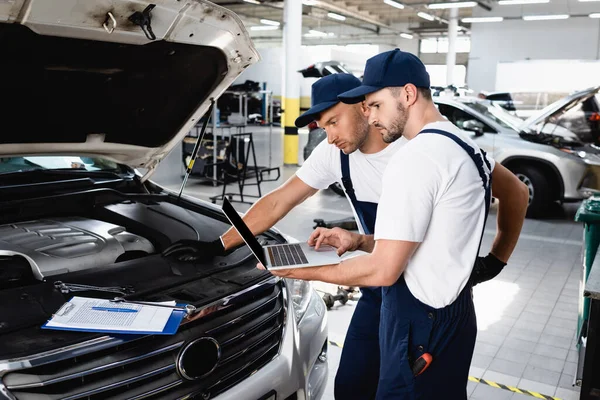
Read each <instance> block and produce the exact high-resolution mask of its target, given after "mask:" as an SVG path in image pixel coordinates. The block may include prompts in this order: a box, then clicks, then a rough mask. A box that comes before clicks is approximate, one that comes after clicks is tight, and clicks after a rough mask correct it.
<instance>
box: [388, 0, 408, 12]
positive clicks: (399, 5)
mask: <svg viewBox="0 0 600 400" xmlns="http://www.w3.org/2000/svg"><path fill="white" fill-rule="evenodd" d="M383 2H384V3H385V4H387V5H388V6H392V7H396V8H399V9H400V10H402V9H403V8H404V4H400V3H398V2H397V1H394V0H383Z"/></svg>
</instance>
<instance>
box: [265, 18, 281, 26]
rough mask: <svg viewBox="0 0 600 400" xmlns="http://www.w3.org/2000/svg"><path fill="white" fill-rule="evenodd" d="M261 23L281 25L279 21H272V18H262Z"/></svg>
mask: <svg viewBox="0 0 600 400" xmlns="http://www.w3.org/2000/svg"><path fill="white" fill-rule="evenodd" d="M260 23H261V24H265V25H272V26H279V25H281V24H280V23H279V22H277V21H271V20H270V19H261V20H260Z"/></svg>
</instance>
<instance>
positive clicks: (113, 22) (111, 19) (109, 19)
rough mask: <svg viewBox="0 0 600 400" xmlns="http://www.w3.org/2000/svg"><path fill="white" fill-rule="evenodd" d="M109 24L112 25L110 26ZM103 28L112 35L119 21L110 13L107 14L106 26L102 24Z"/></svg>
mask: <svg viewBox="0 0 600 400" xmlns="http://www.w3.org/2000/svg"><path fill="white" fill-rule="evenodd" d="M109 23H110V24H111V25H109ZM102 26H103V27H104V30H105V31H106V32H107V33H108V34H109V35H110V34H111V33H113V32H114V31H115V29H116V28H117V20H116V19H115V16H114V15H112V13H111V12H110V11H109V12H108V14H106V21H104V24H102Z"/></svg>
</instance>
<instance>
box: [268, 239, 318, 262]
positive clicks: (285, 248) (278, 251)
mask: <svg viewBox="0 0 600 400" xmlns="http://www.w3.org/2000/svg"><path fill="white" fill-rule="evenodd" d="M267 249H268V250H269V257H270V258H271V264H272V265H273V267H285V266H287V265H300V264H308V260H307V259H306V256H305V255H304V252H303V251H302V248H301V247H300V245H299V244H286V245H281V246H275V247H268V248H267Z"/></svg>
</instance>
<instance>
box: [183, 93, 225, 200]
mask: <svg viewBox="0 0 600 400" xmlns="http://www.w3.org/2000/svg"><path fill="white" fill-rule="evenodd" d="M214 106H215V99H211V100H210V107H208V111H207V112H206V114H205V115H206V119H205V120H204V123H203V124H202V131H200V135H198V140H196V144H194V150H193V151H192V158H191V159H190V162H189V163H188V165H187V168H186V170H185V176H184V177H183V182H182V183H181V188H180V189H179V195H178V196H177V201H179V200H180V199H181V195H182V194H183V189H184V188H185V185H186V184H187V181H188V178H189V177H190V174H191V173H192V169H193V168H194V162H195V161H196V157H197V156H198V151H199V150H200V143H202V139H204V135H205V133H206V127H207V126H208V121H209V120H210V117H211V116H212V110H213V107H214ZM215 133H216V132H213V136H214V137H215V139H216V136H215ZM215 146H216V142H215Z"/></svg>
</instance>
